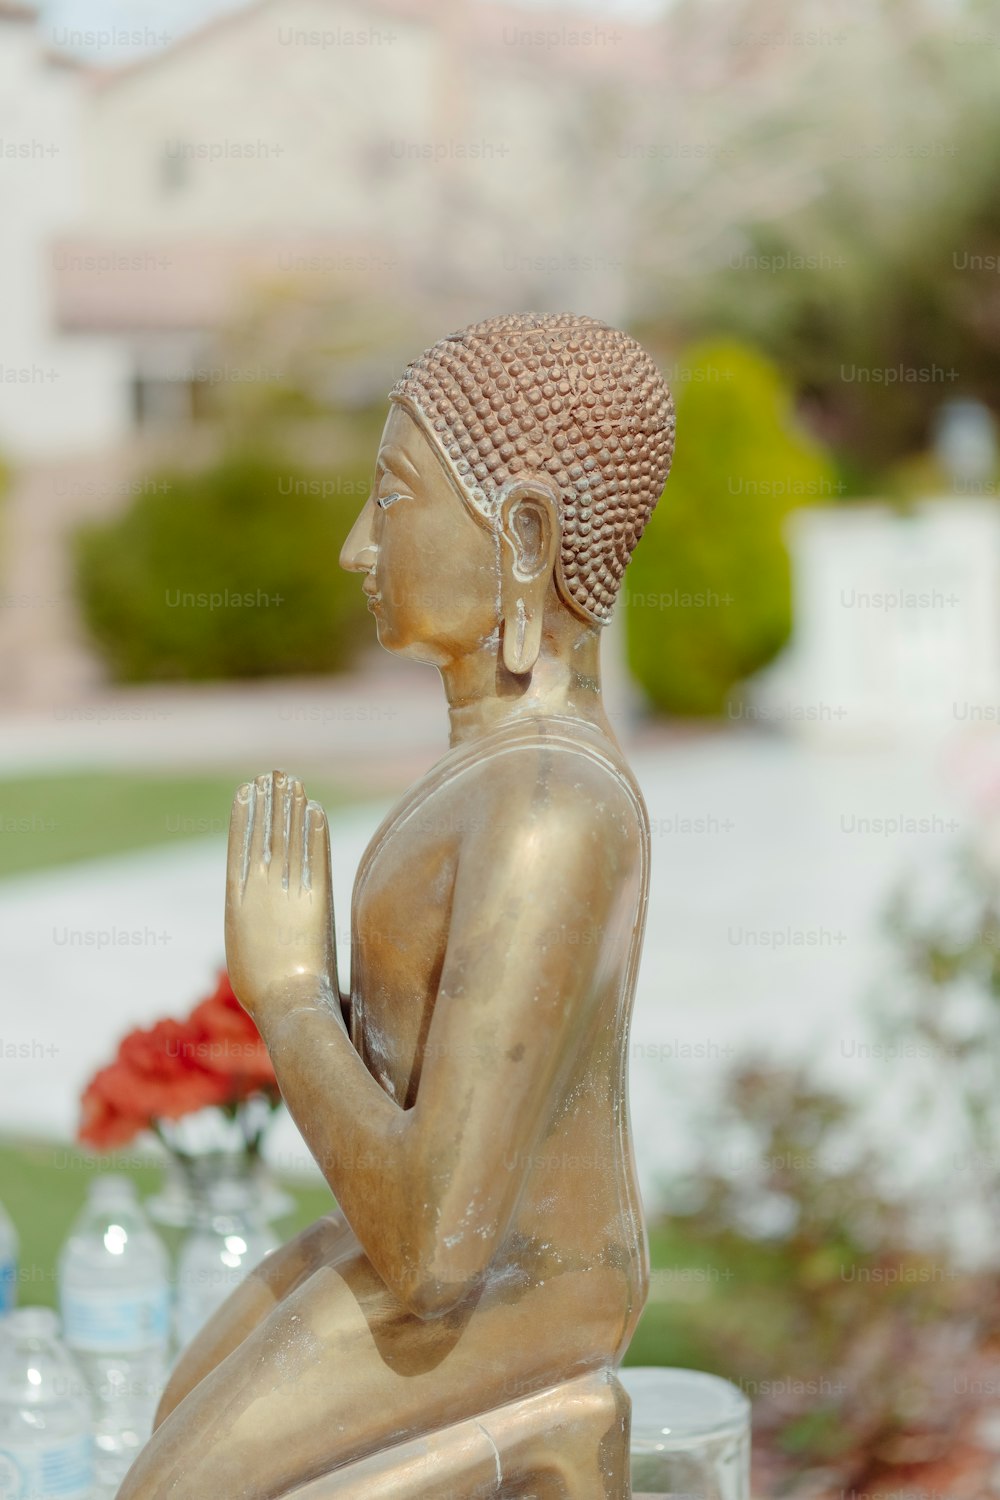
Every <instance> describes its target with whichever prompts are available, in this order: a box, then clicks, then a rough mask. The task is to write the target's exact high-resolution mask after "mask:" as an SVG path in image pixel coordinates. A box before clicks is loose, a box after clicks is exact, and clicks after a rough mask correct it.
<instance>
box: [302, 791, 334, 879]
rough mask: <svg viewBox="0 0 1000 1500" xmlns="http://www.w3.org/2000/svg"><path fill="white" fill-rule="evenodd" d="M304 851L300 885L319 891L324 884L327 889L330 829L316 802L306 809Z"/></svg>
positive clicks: (323, 813) (324, 814)
mask: <svg viewBox="0 0 1000 1500" xmlns="http://www.w3.org/2000/svg"><path fill="white" fill-rule="evenodd" d="M305 850H306V859H305V867H304V869H303V871H302V884H303V885H304V886H305V887H306V889H307V890H321V889H322V888H323V885H324V883H325V884H326V886H327V887H328V888H329V885H330V829H329V827H328V825H327V821H326V813H325V812H324V811H323V809H322V808H321V807H320V805H319V803H318V802H310V803H309V804H308V806H307V808H306V838H305Z"/></svg>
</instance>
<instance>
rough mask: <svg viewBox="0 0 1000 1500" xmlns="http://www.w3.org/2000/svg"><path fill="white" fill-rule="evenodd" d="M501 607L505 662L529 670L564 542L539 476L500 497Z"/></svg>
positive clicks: (517, 672)
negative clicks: (554, 569)
mask: <svg viewBox="0 0 1000 1500" xmlns="http://www.w3.org/2000/svg"><path fill="white" fill-rule="evenodd" d="M500 536H501V549H500V550H501V561H500V608H501V613H502V622H503V632H502V653H503V664H504V666H505V667H506V668H507V671H508V672H510V673H512V674H513V675H514V676H515V677H522V676H524V674H525V673H527V672H530V671H531V669H532V667H533V666H534V665H535V662H536V661H537V660H538V653H539V651H540V650H541V645H542V618H543V614H544V609H545V596H546V593H547V591H548V585H549V580H550V579H551V577H552V570H553V568H554V567H555V561H556V555H557V549H558V546H559V510H558V507H557V505H556V500H555V497H554V495H553V494H552V491H551V490H550V489H549V488H548V486H547V485H545V484H543V483H542V482H541V481H538V480H519V481H516V482H514V483H513V484H511V485H509V486H508V487H507V489H506V490H505V491H504V494H503V496H502V498H501V501H500Z"/></svg>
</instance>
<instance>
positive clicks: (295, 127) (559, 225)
mask: <svg viewBox="0 0 1000 1500" xmlns="http://www.w3.org/2000/svg"><path fill="white" fill-rule="evenodd" d="M554 14H555V15H556V16H557V19H556V20H553V19H552V15H546V13H544V12H539V11H536V10H524V9H519V8H517V7H516V6H511V7H505V6H492V5H489V4H482V5H480V4H476V5H466V4H464V3H462V0H431V3H426V4H418V3H417V0H369V3H362V0H343V3H336V4H330V3H328V0H257V3H253V4H249V5H247V6H246V7H244V8H243V9H240V10H237V11H234V12H230V13H228V14H226V15H224V16H222V17H220V18H218V19H216V20H214V21H212V22H210V23H208V24H207V25H205V26H204V27H203V28H201V29H200V30H198V31H196V32H195V33H193V34H191V35H189V36H187V37H184V38H183V39H181V40H180V41H178V42H176V43H175V44H174V45H171V46H168V47H166V48H164V49H162V50H160V51H157V52H154V53H152V54H150V55H147V56H145V57H143V58H141V59H140V60H138V61H135V62H132V63H130V64H128V65H125V66H118V67H114V68H107V69H102V70H94V69H90V68H84V67H81V66H78V65H74V64H72V63H67V62H65V61H63V60H60V59H57V58H55V57H54V56H52V55H51V53H50V52H49V51H47V50H46V48H45V46H44V42H43V38H42V36H41V34H40V32H39V31H38V29H37V27H36V26H35V25H34V24H33V17H32V15H31V12H30V11H27V10H23V9H21V8H13V7H11V6H9V5H7V4H6V3H4V4H3V5H2V6H0V77H3V79H4V80H5V89H6V80H7V79H8V78H10V79H11V80H12V83H11V87H10V89H9V90H7V92H6V93H5V98H6V100H7V102H6V103H5V106H4V110H5V114H4V117H3V118H4V123H3V130H4V131H5V133H6V134H7V138H8V139H9V140H10V141H12V142H15V143H17V144H20V143H22V142H26V143H29V144H30V145H31V147H32V150H34V147H35V143H36V142H37V143H38V150H39V153H40V154H39V155H38V156H37V157H35V156H34V155H32V156H31V157H30V158H29V159H27V160H25V161H23V162H22V161H20V160H17V159H15V160H8V161H4V163H3V171H4V179H3V181H4V187H3V196H4V200H5V204H6V210H8V211H5V212H4V214H3V223H4V224H5V225H6V228H5V229H4V230H3V231H0V233H2V245H3V250H2V253H3V269H4V271H5V273H6V274H5V275H4V277H3V282H4V288H5V291H4V292H3V293H2V294H0V295H3V296H4V297H5V298H6V299H7V301H8V302H9V303H10V306H9V308H7V307H5V308H4V309H3V310H4V314H5V323H6V326H7V327H8V328H11V329H13V334H12V336H11V338H10V341H9V343H10V347H9V351H8V359H9V362H10V364H11V365H13V366H14V367H23V368H25V369H27V370H29V371H31V372H36V373H33V376H32V379H31V380H29V381H26V382H25V383H24V385H23V387H19V386H18V385H17V383H11V382H9V381H5V382H4V383H3V384H2V385H0V451H4V450H6V451H8V452H11V453H13V454H14V455H15V456H16V457H24V458H32V457H35V456H40V455H42V454H44V455H46V456H51V455H52V454H53V453H60V452H66V453H72V452H74V451H76V450H78V449H79V448H82V447H90V448H100V447H102V446H106V445H107V444H108V443H109V442H114V441H115V440H117V439H120V438H121V437H124V436H125V435H126V434H127V432H128V431H129V430H130V429H131V428H132V427H134V426H135V425H137V424H140V425H141V424H144V423H155V424H165V425H173V424H176V423H177V422H184V421H187V420H189V419H191V418H192V417H193V416H195V415H196V414H197V403H198V395H199V385H200V383H203V382H200V380H199V371H200V370H202V369H203V367H204V366H205V364H206V362H207V361H209V360H210V359H211V354H210V350H211V346H212V345H211V340H212V334H213V332H214V331H215V330H216V329H218V328H219V327H220V325H222V324H224V323H225V321H226V319H227V318H228V317H230V316H231V314H232V312H233V310H234V307H235V306H237V305H238V304H239V302H240V299H241V298H243V297H245V296H246V295H247V293H248V291H250V290H251V289H252V288H254V287H255V286H256V287H258V288H262V287H267V286H274V285H276V284H281V283H287V282H288V281H289V280H290V279H294V278H296V277H326V278H328V279H329V280H332V281H335V282H337V283H339V284H342V285H348V286H351V285H354V286H356V287H357V289H358V295H359V296H362V297H363V296H367V297H369V298H371V299H372V300H379V299H383V298H385V297H386V296H387V295H388V294H389V293H390V292H391V294H392V297H393V298H394V299H395V300H397V301H399V300H400V299H401V298H406V297H409V298H410V299H413V300H415V301H417V302H419V303H420V304H421V305H423V306H430V307H433V308H435V309H438V308H440V310H441V311H440V316H441V317H451V318H453V319H454V320H455V321H456V322H457V321H460V320H463V319H468V318H472V317H476V316H481V315H484V314H486V313H488V312H493V311H496V310H498V309H500V308H504V307H509V306H525V305H527V306H540V307H543V308H544V307H552V306H570V307H582V308H586V309H588V310H589V311H591V312H595V313H597V314H599V315H602V316H605V317H607V318H609V319H610V320H618V319H621V318H623V317H624V316H625V313H626V303H627V290H628V284H627V276H626V263H627V259H628V253H627V252H628V242H629V237H630V233H631V226H632V224H633V221H634V212H633V210H632V207H631V206H630V205H631V203H632V200H633V198H634V192H633V186H634V183H633V179H634V177H635V174H634V173H632V172H628V171H623V170H622V160H621V157H620V156H617V157H616V156H615V154H614V151H613V132H609V129H608V124H609V120H610V119H612V118H613V117H614V113H615V109H616V107H620V105H621V101H622V99H623V98H624V97H626V96H627V95H628V94H630V93H634V92H635V90H636V88H637V86H639V85H641V84H643V83H646V84H648V85H649V88H650V89H651V88H653V86H654V80H655V68H653V67H652V63H653V60H654V56H655V52H656V51H657V50H658V49H657V48H654V47H653V46H652V45H651V41H650V39H651V38H652V37H653V36H655V35H657V34H658V33H657V30H656V28H655V27H652V26H636V25H633V26H630V27H628V28H622V27H619V28H617V29H615V28H614V27H613V26H612V23H610V22H609V23H608V24H607V26H603V25H602V23H601V22H600V20H599V19H595V18H594V17H586V18H584V19H580V20H577V19H576V18H574V17H573V16H572V14H571V13H569V12H565V11H559V12H556V13H554ZM15 77H16V82H13V80H14V79H15ZM49 151H51V155H50V156H49V155H46V154H45V153H46V152H49ZM581 180H583V181H587V182H588V183H589V186H590V189H591V191H590V192H589V193H587V194H584V195H581V194H580V192H579V184H580V182H581ZM8 313H9V315H10V316H9V317H8V316H7V314H8ZM49 370H51V372H52V373H51V376H50V375H48V374H46V371H49ZM36 376H37V378H36ZM46 381H48V382H49V384H50V385H51V387H52V389H51V390H48V391H47V390H46V388H45V382H46Z"/></svg>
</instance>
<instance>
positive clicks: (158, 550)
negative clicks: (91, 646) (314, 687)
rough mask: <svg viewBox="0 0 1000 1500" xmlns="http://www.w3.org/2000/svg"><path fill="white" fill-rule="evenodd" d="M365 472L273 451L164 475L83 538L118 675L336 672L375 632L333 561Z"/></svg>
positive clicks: (94, 609) (84, 590) (87, 592)
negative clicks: (304, 462) (307, 463)
mask: <svg viewBox="0 0 1000 1500" xmlns="http://www.w3.org/2000/svg"><path fill="white" fill-rule="evenodd" d="M369 479H370V473H369V472H362V471H361V470H360V469H359V470H357V471H356V472H355V473H353V474H350V475H344V474H339V475H337V476H336V477H335V478H332V477H330V476H326V475H323V474H315V473H310V472H308V471H305V470H302V469H299V468H297V467H295V466H293V465H290V464H285V463H283V462H282V461H281V459H280V458H279V457H277V456H276V455H275V454H273V453H271V452H267V451H264V452H262V451H254V450H252V449H241V450H239V451H230V452H227V453H224V454H223V455H222V457H221V458H220V459H218V461H217V462H215V463H214V464H213V465H212V466H211V467H209V468H207V469H205V470H203V471H202V472H200V473H195V474H186V473H183V472H182V471H180V470H175V471H173V472H168V473H163V474H160V475H158V476H156V479H155V482H154V483H151V484H150V485H148V486H147V487H146V488H144V491H143V493H141V494H140V495H139V496H138V497H137V499H136V500H135V501H134V502H133V504H132V505H131V507H130V509H129V510H128V511H126V513H125V514H124V515H122V516H121V517H120V518H118V519H115V520H112V521H110V522H107V523H103V524H96V525H90V526H87V527H84V528H82V529H81V531H80V532H79V533H78V534H77V537H76V539H75V541H76V545H75V560H76V574H77V586H78V591H79V596H80V600H81V603H82V607H83V612H84V616H85V619H86V622H87V625H88V626H89V629H90V632H91V634H92V636H93V638H94V640H95V642H96V644H97V646H98V648H99V649H100V651H101V653H102V655H103V657H104V659H105V661H106V663H107V665H108V667H109V669H110V671H111V673H112V675H113V676H114V677H115V678H116V679H117V680H118V681H124V682H142V681H151V680H171V679H201V678H225V677H263V676H268V675H272V674H279V673H310V672H332V671H337V670H339V669H341V668H343V667H345V666H346V665H347V664H348V663H349V662H350V660H351V658H352V655H353V652H354V650H355V648H356V646H357V645H358V643H359V641H360V640H362V639H367V638H368V637H369V636H370V629H369V625H368V619H367V615H366V612H365V608H364V600H363V596H362V593H361V588H360V584H359V580H358V579H357V578H356V577H355V576H353V575H351V574H347V573H344V572H343V571H342V570H341V569H340V568H339V566H338V561H337V560H338V555H339V553H340V549H341V547H342V545H343V542H344V539H345V537H346V536H347V533H348V531H349V530H350V527H351V525H352V524H353V522H354V519H355V517H356V515H357V513H358V511H359V510H360V508H361V505H362V504H363V501H364V497H365V495H366V494H367V492H368V483H369Z"/></svg>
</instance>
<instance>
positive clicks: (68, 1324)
mask: <svg viewBox="0 0 1000 1500" xmlns="http://www.w3.org/2000/svg"><path fill="white" fill-rule="evenodd" d="M60 1300H61V1303H62V1322H63V1337H64V1339H65V1340H66V1342H67V1344H69V1346H70V1348H71V1349H77V1350H81V1351H84V1352H86V1353H90V1354H128V1353H130V1352H131V1351H133V1350H136V1349H150V1348H155V1347H156V1345H158V1344H165V1343H166V1342H167V1339H168V1338H169V1336H170V1293H169V1291H168V1289H167V1288H166V1287H151V1288H150V1289H149V1290H148V1291H142V1290H139V1291H131V1292H119V1291H116V1290H115V1289H114V1288H106V1287H101V1288H93V1289H90V1288H88V1289H87V1290H83V1289H79V1288H76V1287H74V1288H66V1287H64V1288H63V1290H62V1295H61V1299H60ZM0 1494H2V1492H0Z"/></svg>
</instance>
